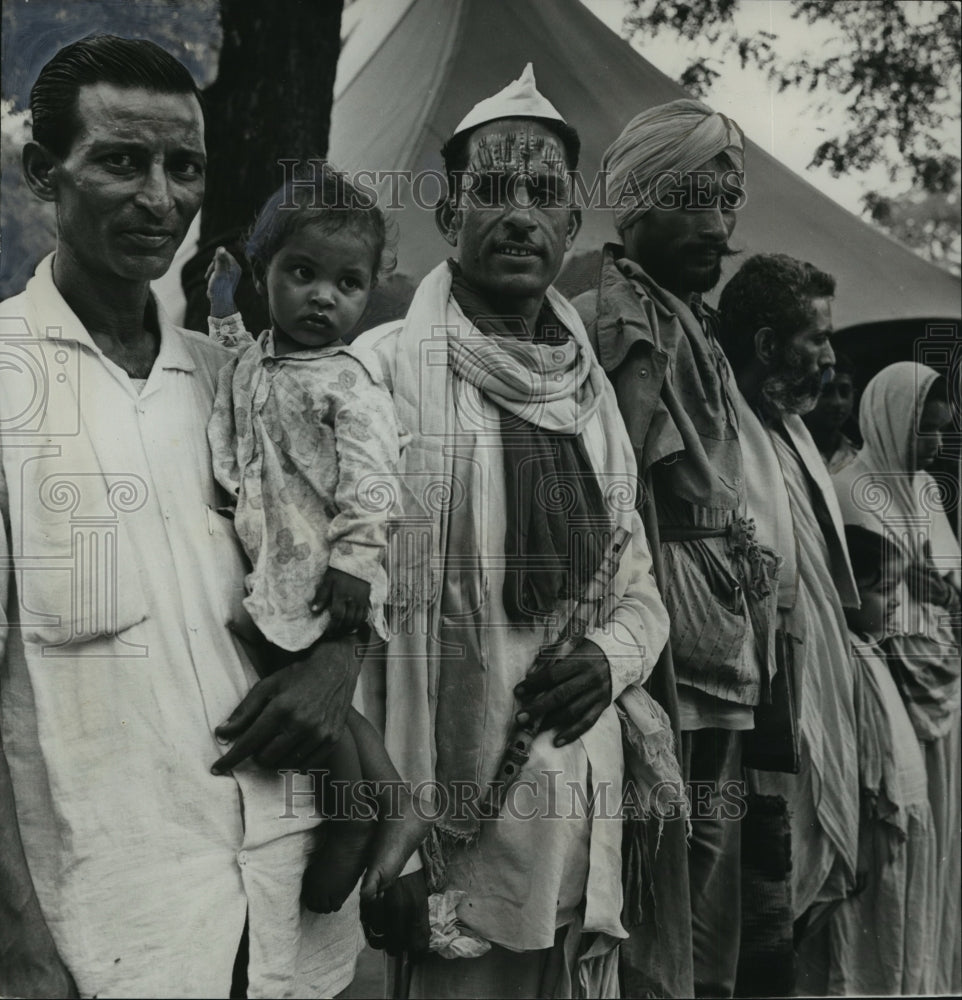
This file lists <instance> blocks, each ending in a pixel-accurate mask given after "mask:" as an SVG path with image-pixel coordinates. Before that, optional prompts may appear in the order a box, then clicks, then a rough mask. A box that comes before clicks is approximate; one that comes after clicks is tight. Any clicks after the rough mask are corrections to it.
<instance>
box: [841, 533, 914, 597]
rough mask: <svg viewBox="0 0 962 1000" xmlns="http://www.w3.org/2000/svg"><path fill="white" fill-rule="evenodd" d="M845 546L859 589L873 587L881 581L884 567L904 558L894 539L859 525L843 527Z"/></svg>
mask: <svg viewBox="0 0 962 1000" xmlns="http://www.w3.org/2000/svg"><path fill="white" fill-rule="evenodd" d="M845 544H846V545H847V546H848V556H849V559H850V560H851V563H852V572H853V573H854V574H855V580H856V582H857V583H858V585H859V586H860V587H874V586H875V584H877V583H878V582H879V580H881V579H882V574H883V572H884V570H885V567H886V566H891V565H892V564H894V563H896V562H898V561H899V560H900V559H902V558H903V556H904V553H903V551H902V548H901V547H900V546H899V545H898V544H897V543H896V542H895V541H894V539H892V538H887V537H885V536H884V535H880V534H879V533H878V532H876V531H872V530H871V529H870V528H865V527H863V526H862V525H860V524H846V525H845Z"/></svg>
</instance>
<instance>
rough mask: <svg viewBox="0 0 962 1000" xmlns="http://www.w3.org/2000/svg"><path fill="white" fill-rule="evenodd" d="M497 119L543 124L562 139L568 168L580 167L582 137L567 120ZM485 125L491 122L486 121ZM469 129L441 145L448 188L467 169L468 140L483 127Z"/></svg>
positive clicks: (514, 117)
mask: <svg viewBox="0 0 962 1000" xmlns="http://www.w3.org/2000/svg"><path fill="white" fill-rule="evenodd" d="M496 120H497V121H532V122H538V124H540V125H543V126H544V127H545V128H546V129H547V130H548V131H549V132H553V133H554V134H555V135H556V136H557V137H558V138H559V139H560V140H561V145H562V147H563V148H564V151H565V158H566V159H567V161H568V169H569V170H576V169H577V168H578V157H579V156H580V155H581V137H580V136H579V135H578V133H577V131H576V130H575V129H573V128H572V127H571V126H570V125H568V124H566V123H565V122H559V121H556V120H555V119H553V118H528V117H525V116H523V115H521V116H508V117H506V118H504V119H500V118H499V119H496ZM483 124H484V125H487V124H490V123H489V122H484V123H483ZM481 127H482V125H478V126H477V128H473V129H469V130H467V131H465V132H458V133H457V134H456V135H453V136H451V138H450V139H448V141H447V142H446V143H445V144H444V145H443V146H442V147H441V158H442V159H443V160H444V172H445V173H446V174H447V177H448V189H449V190H450V191H453V190H454V183H453V182H454V175H455V174H457V173H460V172H461V171H462V170H466V169H467V166H468V140H470V138H471V136H472V135H474V133H475V132H476V131H477V130H478V128H481Z"/></svg>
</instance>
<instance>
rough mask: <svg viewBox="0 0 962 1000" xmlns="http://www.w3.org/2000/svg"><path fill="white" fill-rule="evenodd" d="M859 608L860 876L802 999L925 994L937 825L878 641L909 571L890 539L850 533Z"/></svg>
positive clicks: (855, 648)
mask: <svg viewBox="0 0 962 1000" xmlns="http://www.w3.org/2000/svg"><path fill="white" fill-rule="evenodd" d="M845 537H846V542H847V544H848V550H849V555H850V556H851V560H852V569H853V570H854V573H855V579H856V582H857V584H858V590H859V599H860V600H861V607H860V608H859V609H858V610H854V609H848V610H847V611H846V617H847V619H848V626H849V633H850V639H851V643H852V666H853V669H854V670H855V696H856V697H855V708H856V727H857V728H856V732H857V735H858V757H859V787H860V789H861V810H860V818H859V849H858V873H857V878H858V881H857V885H856V889H855V892H854V894H853V895H852V896H850V897H849V898H848V899H846V900H844V901H843V902H842V903H841V904H840V905H839V906H838V908H837V910H836V911H835V912H834V914H832V917H831V919H830V920H829V922H828V924H827V927H826V929H825V935H826V939H825V940H824V941H823V948H824V949H825V950H824V951H823V952H822V956H823V959H827V961H825V963H824V965H822V962H821V961H819V962H818V965H821V966H822V972H823V974H824V976H825V978H822V979H821V981H818V976H817V974H816V979H813V980H812V981H810V982H806V983H805V988H803V992H805V993H808V992H814V993H815V994H828V995H831V996H837V995H840V996H854V995H858V996H863V995H868V996H885V995H900V994H916V993H928V992H929V991H930V990H931V988H932V986H931V983H932V978H931V977H932V970H933V961H934V955H933V947H934V923H933V920H932V916H933V912H934V911H933V901H934V900H935V898H936V894H935V892H936V890H935V880H936V868H935V864H936V846H935V827H934V824H933V820H932V810H931V808H930V806H929V800H928V787H927V781H926V771H925V761H924V758H923V756H922V751H921V748H920V746H919V741H918V739H917V738H916V735H915V730H914V729H913V727H912V723H911V721H910V719H909V715H908V712H907V711H906V709H905V705H904V704H903V702H902V698H901V696H900V695H899V692H898V688H897V687H896V685H895V681H894V680H893V678H892V674H891V671H890V670H889V666H888V663H887V661H886V657H885V654H884V652H882V650H881V648H880V647H879V642H880V641H881V640H882V639H884V638H885V637H886V636H887V635H888V634H889V633H890V631H891V628H892V620H893V616H894V614H895V611H896V609H897V608H898V603H899V598H898V591H899V583H900V581H901V580H902V579H903V578H904V576H905V573H906V570H907V568H908V562H907V559H906V556H905V553H904V552H903V551H902V549H901V548H900V547H899V546H897V545H896V543H895V542H894V541H891V540H889V539H887V538H883V537H882V536H881V535H879V534H877V533H875V532H874V531H870V530H869V529H868V528H865V527H862V526H857V525H848V526H846V528H845Z"/></svg>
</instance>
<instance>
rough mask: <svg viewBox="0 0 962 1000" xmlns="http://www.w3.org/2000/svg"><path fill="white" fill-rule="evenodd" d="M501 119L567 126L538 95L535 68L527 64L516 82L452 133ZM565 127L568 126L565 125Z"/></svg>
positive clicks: (480, 106) (481, 104)
mask: <svg viewBox="0 0 962 1000" xmlns="http://www.w3.org/2000/svg"><path fill="white" fill-rule="evenodd" d="M502 118H546V119H548V120H549V121H556V122H562V123H565V120H564V118H562V117H561V115H560V114H559V113H558V110H557V109H556V108H555V106H554V105H553V104H552V103H551V102H550V101H549V100H548V99H547V98H546V97H545V96H544V95H543V94H540V93H539V92H538V87H537V85H536V84H535V82H534V67H533V66H532V64H531V63H528V65H527V66H525V68H524V72H523V73H522V74H521V76H519V77H518V79H517V80H515V81H513V82H512V83H509V84H508V85H507V87H505V88H504V90H499V91H498V93H497V94H495V95H494V96H493V97H486V98H485V99H484V100H483V101H480V102H479V103H478V104H475V106H474V107H473V108H472V109H471V110H470V111H469V112H468V113H467V114H466V115H465V116H464V118H462V119H461V123H460V124H459V125H458V127H457V128H456V129H455V130H454V132H453V133H452V136H455V135H458V134H459V133H460V132H467V131H469V130H471V129H475V128H477V127H478V126H479V125H485V124H487V123H488V122H495V121H500V120H501V119H502ZM565 124H566V123H565Z"/></svg>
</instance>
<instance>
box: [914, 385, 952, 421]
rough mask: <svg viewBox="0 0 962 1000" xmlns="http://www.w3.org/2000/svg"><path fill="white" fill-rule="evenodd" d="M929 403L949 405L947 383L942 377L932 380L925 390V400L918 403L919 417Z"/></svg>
mask: <svg viewBox="0 0 962 1000" xmlns="http://www.w3.org/2000/svg"><path fill="white" fill-rule="evenodd" d="M929 402H933V403H946V404H949V382H948V379H946V377H945V376H944V375H939V376H938V377H937V378H934V379H932V382H931V384H930V385H929V387H928V389H926V390H925V398H924V399H922V400H921V401H920V402H919V417H921V416H922V410H923V409H924V408H925V406H926V404H927V403H929Z"/></svg>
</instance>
